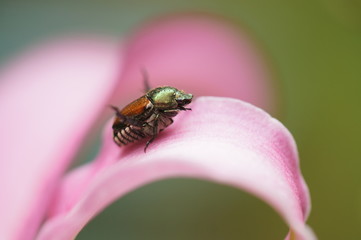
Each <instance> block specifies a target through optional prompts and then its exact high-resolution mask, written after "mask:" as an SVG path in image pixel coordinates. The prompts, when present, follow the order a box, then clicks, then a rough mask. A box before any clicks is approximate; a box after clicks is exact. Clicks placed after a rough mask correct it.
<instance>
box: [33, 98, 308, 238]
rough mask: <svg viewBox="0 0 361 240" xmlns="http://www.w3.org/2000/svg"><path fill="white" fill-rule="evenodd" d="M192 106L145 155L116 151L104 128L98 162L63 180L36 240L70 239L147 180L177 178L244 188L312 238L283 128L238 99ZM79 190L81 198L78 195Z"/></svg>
mask: <svg viewBox="0 0 361 240" xmlns="http://www.w3.org/2000/svg"><path fill="white" fill-rule="evenodd" d="M191 107H192V109H193V111H192V112H184V113H182V114H180V116H178V117H177V118H176V119H175V120H176V121H175V123H174V124H173V125H172V126H170V127H169V128H168V129H167V130H166V131H164V132H162V133H161V135H160V136H159V137H158V138H157V139H156V141H155V142H154V144H152V145H151V146H150V147H149V149H148V151H147V153H146V154H145V153H144V152H143V148H144V144H145V142H140V143H136V144H133V145H130V146H127V147H123V148H120V149H119V148H118V147H117V146H116V145H115V144H114V143H113V141H112V130H111V122H109V123H108V124H107V126H106V129H105V132H104V139H103V142H104V145H103V150H102V151H101V153H100V155H99V157H98V158H97V160H96V161H94V162H93V163H91V164H89V165H87V166H85V167H83V168H81V169H78V170H75V171H74V172H72V173H70V174H69V175H68V178H66V179H65V180H64V184H63V188H62V189H61V191H60V195H59V196H58V198H57V199H58V200H59V201H58V202H57V204H58V205H60V206H59V207H58V208H57V209H58V211H59V212H58V213H57V215H55V216H54V217H53V218H51V219H48V220H47V222H46V223H45V225H44V226H43V228H42V230H41V232H40V235H39V236H38V239H39V240H42V239H46V240H48V239H60V240H61V239H72V238H74V237H75V236H76V234H77V233H78V232H79V231H80V230H81V229H82V227H83V226H84V225H85V224H86V223H87V222H88V221H89V220H90V219H91V218H92V217H94V216H95V215H96V214H97V213H98V212H99V211H101V210H102V209H104V208H105V207H106V206H107V205H109V204H111V203H112V202H113V201H115V200H116V199H117V198H119V197H121V196H123V195H125V194H127V193H128V192H130V191H132V190H134V189H136V188H138V187H140V186H142V185H144V184H148V183H150V182H152V181H156V180H159V179H163V178H168V177H180V176H182V177H195V178H201V179H206V180H210V181H215V182H219V183H224V184H229V185H232V186H235V187H238V188H241V189H244V190H245V191H248V192H250V193H252V194H254V195H256V196H258V197H259V198H261V199H263V200H264V201H265V202H267V203H268V204H269V205H270V206H272V207H273V208H274V209H275V210H276V211H277V212H278V213H279V214H280V215H281V216H282V217H283V218H284V220H285V221H286V222H287V224H288V225H289V226H290V229H291V232H292V234H293V235H294V236H295V237H296V239H306V240H308V239H315V237H314V235H313V233H312V231H311V230H310V229H309V228H308V227H307V226H306V225H305V223H304V222H305V220H306V218H307V216H308V213H309V210H310V200H309V193H308V189H307V186H306V185H305V182H304V180H303V178H302V176H301V173H300V169H299V162H298V156H297V149H296V145H295V142H294V140H293V138H292V136H291V134H290V133H289V132H288V131H287V129H286V128H285V127H284V126H283V125H282V124H281V123H280V122H278V121H277V120H276V119H274V118H272V117H270V116H269V115H268V114H267V113H265V112H264V111H263V110H260V109H258V108H256V107H254V106H252V105H250V104H247V103H244V102H242V101H239V100H235V99H228V98H215V97H202V98H199V99H197V100H196V101H195V102H194V103H193V104H192V106H191ZM80 186H81V187H80ZM79 189H82V193H81V194H76V192H77V191H79ZM69 199H70V201H69ZM61 205H65V206H61ZM64 229H66V231H64Z"/></svg>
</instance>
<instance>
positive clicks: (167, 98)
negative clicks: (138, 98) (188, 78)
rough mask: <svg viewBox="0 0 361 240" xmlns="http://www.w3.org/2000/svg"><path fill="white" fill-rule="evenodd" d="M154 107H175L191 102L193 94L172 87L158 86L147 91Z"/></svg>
mask: <svg viewBox="0 0 361 240" xmlns="http://www.w3.org/2000/svg"><path fill="white" fill-rule="evenodd" d="M147 96H148V97H149V98H150V99H151V101H152V103H153V104H154V106H155V107H157V108H160V109H177V108H179V107H183V106H185V105H187V104H189V103H191V102H192V99H193V95H192V94H187V93H185V92H183V91H181V90H178V89H176V88H173V87H159V88H155V89H153V90H151V91H150V92H148V93H147Z"/></svg>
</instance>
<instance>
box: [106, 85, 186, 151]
mask: <svg viewBox="0 0 361 240" xmlns="http://www.w3.org/2000/svg"><path fill="white" fill-rule="evenodd" d="M145 85H146V89H147V90H148V89H149V87H148V84H147V81H146V79H145ZM192 98H193V95H192V94H187V93H185V92H183V91H181V90H178V89H177V88H174V87H169V86H165V87H158V88H154V89H151V90H149V91H148V92H147V93H146V94H145V95H144V96H142V97H140V98H138V99H136V100H135V101H133V102H131V103H130V104H128V105H127V106H125V107H124V108H123V109H122V110H119V109H118V108H117V107H114V106H111V107H112V108H113V109H114V110H115V113H116V116H115V120H114V123H113V139H114V142H115V143H116V144H117V145H118V146H123V145H127V144H128V143H132V142H136V141H138V140H140V139H143V138H145V137H150V140H149V141H148V142H147V144H146V145H145V148H144V152H146V150H147V147H148V146H149V144H150V143H151V142H153V140H154V139H155V138H156V137H157V135H158V134H159V132H160V131H162V130H164V129H165V128H166V127H168V126H169V125H171V124H172V123H173V119H172V118H173V117H175V116H176V115H177V114H178V112H179V111H186V110H191V109H190V108H185V107H184V106H186V105H187V104H189V103H191V101H192Z"/></svg>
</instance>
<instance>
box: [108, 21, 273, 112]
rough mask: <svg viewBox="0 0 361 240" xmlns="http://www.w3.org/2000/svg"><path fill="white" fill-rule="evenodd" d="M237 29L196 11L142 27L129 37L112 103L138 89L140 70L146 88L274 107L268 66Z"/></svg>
mask: <svg viewBox="0 0 361 240" xmlns="http://www.w3.org/2000/svg"><path fill="white" fill-rule="evenodd" d="M239 29H240V27H238V28H235V26H232V25H231V24H229V23H228V22H226V21H222V20H221V19H220V18H211V17H210V16H201V15H180V16H171V17H170V18H165V19H160V20H159V21H156V22H154V23H152V24H149V25H147V26H146V27H144V28H143V29H142V30H140V31H138V32H136V33H135V34H134V37H133V38H132V39H130V41H129V44H128V46H127V51H126V55H125V67H124V72H123V73H124V75H123V80H124V81H122V83H121V87H122V89H121V90H119V93H118V94H117V95H116V97H117V99H115V100H114V101H113V102H122V103H126V102H129V101H130V100H133V99H134V98H136V97H137V96H136V95H131V94H132V93H133V94H137V93H139V90H140V89H142V87H143V86H142V76H141V69H143V68H144V69H145V70H146V71H147V72H148V74H149V79H150V83H151V85H152V86H161V85H172V86H175V87H178V88H180V89H187V91H189V92H192V93H193V94H194V95H195V96H226V97H234V98H239V99H242V100H244V101H247V102H250V103H252V104H254V105H256V106H259V107H261V108H263V109H266V110H268V111H272V110H274V109H275V102H276V97H275V95H274V92H273V91H274V90H275V88H272V85H271V83H272V79H271V74H270V71H269V69H268V66H267V64H266V62H265V61H264V57H263V56H262V55H261V53H260V52H259V51H258V49H259V48H258V47H256V46H255V44H254V41H252V40H251V39H250V38H249V34H246V33H244V32H240V31H238V30H239ZM124 89H127V91H124Z"/></svg>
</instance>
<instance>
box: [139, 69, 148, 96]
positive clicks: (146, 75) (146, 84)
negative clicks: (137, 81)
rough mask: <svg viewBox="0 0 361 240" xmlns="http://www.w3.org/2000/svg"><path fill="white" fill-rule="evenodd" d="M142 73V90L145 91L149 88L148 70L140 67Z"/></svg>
mask: <svg viewBox="0 0 361 240" xmlns="http://www.w3.org/2000/svg"><path fill="white" fill-rule="evenodd" d="M141 72H142V75H143V83H144V91H145V92H146V93H147V92H148V91H149V90H150V85H149V77H148V72H147V70H145V68H142V69H141Z"/></svg>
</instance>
